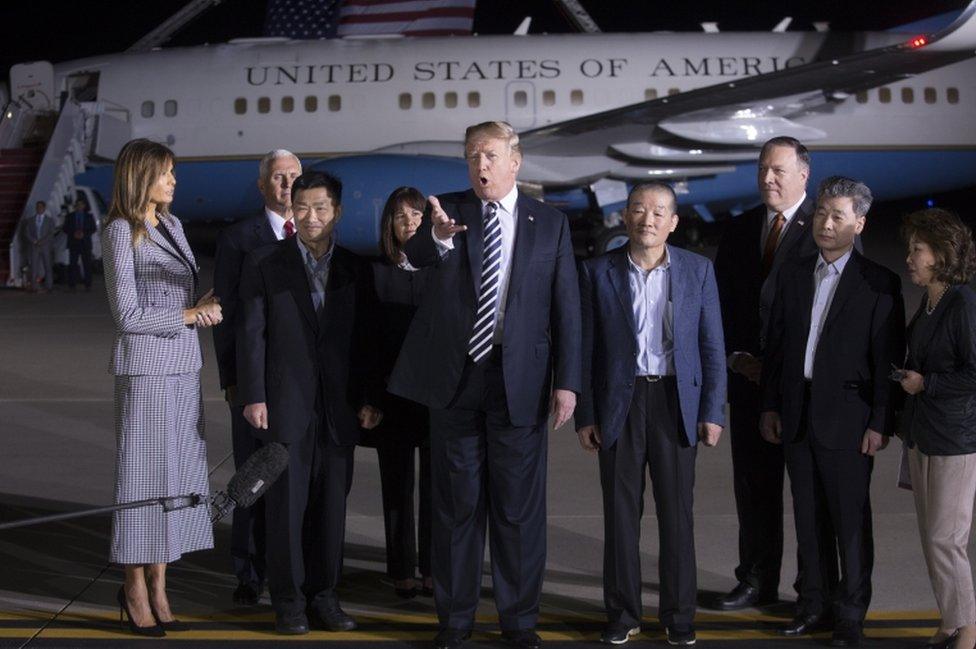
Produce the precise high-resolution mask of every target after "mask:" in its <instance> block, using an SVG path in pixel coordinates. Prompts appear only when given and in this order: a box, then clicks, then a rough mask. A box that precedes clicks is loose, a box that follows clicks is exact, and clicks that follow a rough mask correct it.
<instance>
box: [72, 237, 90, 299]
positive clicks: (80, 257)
mask: <svg viewBox="0 0 976 649" xmlns="http://www.w3.org/2000/svg"><path fill="white" fill-rule="evenodd" d="M79 261H81V269H82V275H81V277H82V282H84V284H85V288H91V285H92V250H91V242H89V243H88V244H87V245H70V244H69V245H68V286H70V287H71V288H74V286H75V284H77V283H78V262H79Z"/></svg>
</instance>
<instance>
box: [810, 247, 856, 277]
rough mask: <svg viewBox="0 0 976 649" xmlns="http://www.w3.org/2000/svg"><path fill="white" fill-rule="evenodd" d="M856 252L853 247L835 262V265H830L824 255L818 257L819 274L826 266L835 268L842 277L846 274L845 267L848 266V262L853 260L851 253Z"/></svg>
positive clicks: (817, 270) (817, 269)
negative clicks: (842, 274)
mask: <svg viewBox="0 0 976 649" xmlns="http://www.w3.org/2000/svg"><path fill="white" fill-rule="evenodd" d="M853 251H854V247H853V246H852V247H851V249H850V250H848V251H847V252H845V253H844V254H843V255H841V256H840V257H838V258H837V259H835V260H834V261H833V263H828V262H827V260H826V259H824V258H823V253H821V254H819V255H817V268H816V272H819V271H820V270H821V269H822V268H823V267H824V266H833V267H834V270H836V271H837V274H838V275H840V274H841V273H843V272H844V267H845V266H847V262H848V261H850V259H851V253H852V252H853Z"/></svg>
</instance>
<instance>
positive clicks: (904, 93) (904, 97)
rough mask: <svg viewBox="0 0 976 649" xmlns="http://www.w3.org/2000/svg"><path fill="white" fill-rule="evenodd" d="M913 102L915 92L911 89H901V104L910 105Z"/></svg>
mask: <svg viewBox="0 0 976 649" xmlns="http://www.w3.org/2000/svg"><path fill="white" fill-rule="evenodd" d="M914 101H915V91H914V90H913V89H911V88H902V89H901V102H902V103H903V104H911V103H913V102H914Z"/></svg>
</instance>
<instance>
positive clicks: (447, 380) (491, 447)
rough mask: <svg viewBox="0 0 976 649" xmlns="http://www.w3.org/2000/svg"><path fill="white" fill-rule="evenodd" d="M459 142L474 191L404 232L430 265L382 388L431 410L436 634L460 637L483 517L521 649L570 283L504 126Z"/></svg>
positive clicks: (564, 414) (550, 215) (571, 314)
mask: <svg viewBox="0 0 976 649" xmlns="http://www.w3.org/2000/svg"><path fill="white" fill-rule="evenodd" d="M465 154H466V156H467V160H468V174H469V177H470V179H471V184H472V187H473V189H472V190H468V191H466V192H459V193H456V194H446V195H444V196H441V197H440V198H439V199H438V198H434V197H431V199H430V202H431V206H432V209H431V210H430V213H429V214H428V215H427V216H426V217H425V219H424V222H423V224H422V225H421V227H420V230H419V231H418V232H417V234H416V235H414V236H413V237H412V238H411V239H410V240H409V241H408V242H407V244H406V254H407V257H408V259H409V260H410V263H411V264H413V265H414V266H417V267H422V266H433V267H434V270H433V274H432V275H431V278H430V282H429V284H428V289H427V292H426V293H425V295H424V300H423V302H422V303H421V305H420V307H419V309H418V311H417V314H416V316H415V317H414V319H413V322H412V323H411V327H410V331H409V332H408V334H407V338H406V340H405V342H404V345H403V348H402V351H401V353H400V358H399V359H398V361H397V365H396V367H395V368H394V372H393V375H392V377H391V380H390V384H389V389H390V391H391V392H393V393H394V394H398V395H400V396H403V397H406V398H408V399H412V400H414V401H417V402H420V403H422V404H424V405H426V406H428V407H429V408H430V420H431V462H432V473H433V478H432V479H433V485H432V491H433V533H432V546H433V547H432V554H433V562H432V563H433V573H434V574H433V578H434V594H435V599H436V602H437V612H438V617H439V620H440V632H439V633H438V635H437V637H436V639H435V645H436V646H437V647H439V648H440V649H455V648H456V647H458V646H460V645H461V644H463V643H464V642H465V641H466V640H467V639H468V637H469V636H470V633H471V627H472V626H473V624H474V615H475V610H476V608H477V606H478V597H479V594H480V592H481V565H482V560H483V556H484V544H485V531H486V522H487V527H488V528H489V529H490V532H491V559H492V562H491V563H492V584H493V587H494V594H495V603H496V605H497V607H498V614H499V622H500V625H501V628H502V633H503V636H504V638H505V639H506V640H507V641H508V642H510V643H511V644H514V645H516V646H518V647H522V648H523V649H531V648H534V647H538V646H539V644H540V641H539V636H538V635H537V634H536V633H535V626H536V621H537V618H538V612H539V598H540V596H541V591H542V577H543V572H544V569H545V563H546V438H547V430H546V418H547V415H548V414H549V408H548V406H549V404H550V403H551V404H552V413H553V414H554V415H555V422H554V423H555V426H556V427H558V426H560V425H562V424H563V423H565V422H566V421H568V420H569V418H570V417H571V416H572V413H573V409H574V408H575V405H576V395H577V393H578V392H579V389H580V355H579V354H580V311H579V286H578V281H577V276H576V265H575V261H574V258H573V250H572V245H571V242H570V233H569V223H568V221H567V219H566V217H565V215H563V214H562V213H561V212H559V211H557V210H555V209H553V208H551V207H547V206H546V205H543V204H542V203H540V202H538V201H536V200H533V199H531V198H529V197H528V196H525V195H524V194H522V193H521V192H520V191H519V190H518V189H517V187H516V185H515V180H516V177H517V174H518V170H519V167H520V165H521V161H522V157H521V151H520V148H519V142H518V135H517V134H516V133H515V131H514V130H513V129H512V127H511V126H509V125H508V124H506V123H504V122H486V123H483V124H478V125H476V126H472V127H470V128H468V130H467V132H466V133H465ZM550 388H551V391H550ZM486 519H487V521H486Z"/></svg>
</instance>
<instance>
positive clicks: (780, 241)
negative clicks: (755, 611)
mask: <svg viewBox="0 0 976 649" xmlns="http://www.w3.org/2000/svg"><path fill="white" fill-rule="evenodd" d="M809 175H810V154H809V153H808V152H807V149H806V147H805V146H803V145H802V144H801V143H800V142H798V141H797V140H795V139H793V138H791V137H776V138H773V139H771V140H769V141H768V142H766V143H765V144H764V145H763V148H762V152H761V154H760V156H759V173H758V178H757V180H758V184H759V193H760V195H761V196H762V203H761V204H760V205H758V206H757V207H755V208H754V209H752V210H749V211H748V212H745V213H743V214H741V215H740V216H738V217H736V218H735V219H733V220H732V221H731V222H730V223H729V224H728V226H727V228H726V230H725V234H724V236H723V237H722V240H721V243H720V244H719V247H718V252H717V254H716V256H715V275H716V279H717V281H718V293H719V298H720V301H721V306H722V325H723V328H724V332H725V351H726V357H727V363H728V370H729V382H728V383H729V410H730V419H731V422H730V423H731V428H732V430H731V432H730V435H731V438H732V474H733V485H734V489H735V505H736V511H737V512H738V516H739V565H738V567H736V569H735V576H736V580H737V581H738V584H737V585H736V587H735V588H734V589H733V590H732V591H731V592H730V593H728V594H726V595H723V596H721V597H719V598H717V600H716V601H715V603H714V607H715V608H718V609H721V610H736V609H741V608H746V607H748V606H755V605H761V604H766V603H770V602H774V601H776V599H777V598H778V596H777V592H778V590H779V577H780V564H781V561H782V557H783V473H784V464H783V450H782V448H781V447H779V446H776V445H773V444H769V443H768V442H766V441H765V440H763V439H762V437H761V436H760V435H759V410H760V407H759V406H760V391H759V375H760V372H761V369H762V357H763V346H764V345H763V342H764V341H763V338H764V335H765V328H766V324H767V322H768V320H769V312H770V307H771V305H772V301H773V293H774V290H775V286H776V276H777V274H778V272H779V269H780V267H781V266H782V265H783V262H784V261H785V260H787V259H792V258H794V257H797V256H804V255H809V254H813V253H814V252H816V244H814V242H813V236H812V235H811V224H812V223H813V211H814V203H813V200H811V199H810V198H808V197H807V194H806V185H807V179H808V177H809Z"/></svg>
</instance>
